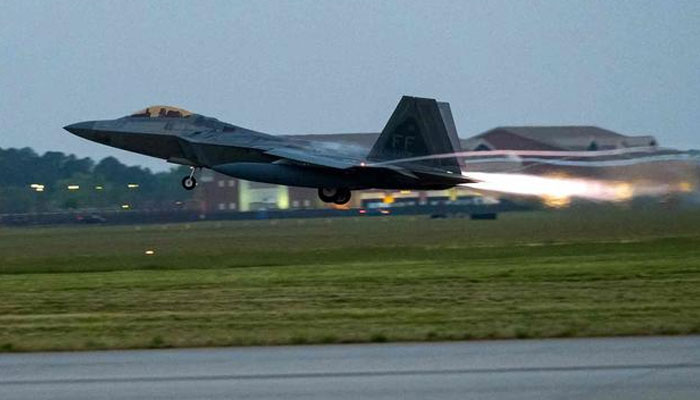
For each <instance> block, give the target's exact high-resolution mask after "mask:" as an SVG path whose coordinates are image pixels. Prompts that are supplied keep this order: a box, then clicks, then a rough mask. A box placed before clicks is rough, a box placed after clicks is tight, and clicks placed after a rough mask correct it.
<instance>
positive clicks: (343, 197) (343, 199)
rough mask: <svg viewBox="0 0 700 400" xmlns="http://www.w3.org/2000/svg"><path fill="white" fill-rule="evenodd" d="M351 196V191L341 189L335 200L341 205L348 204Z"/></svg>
mask: <svg viewBox="0 0 700 400" xmlns="http://www.w3.org/2000/svg"><path fill="white" fill-rule="evenodd" d="M350 197H352V194H351V193H350V191H349V190H347V189H339V190H338V194H337V195H336V197H335V199H334V200H333V202H334V203H335V204H337V205H339V206H340V205H343V204H346V203H347V202H348V201H350Z"/></svg>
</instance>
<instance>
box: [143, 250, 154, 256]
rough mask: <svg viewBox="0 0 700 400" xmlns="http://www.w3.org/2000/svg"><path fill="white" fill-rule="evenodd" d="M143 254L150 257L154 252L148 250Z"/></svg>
mask: <svg viewBox="0 0 700 400" xmlns="http://www.w3.org/2000/svg"><path fill="white" fill-rule="evenodd" d="M144 254H146V255H147V256H152V255H154V254H156V251H155V250H150V249H149V250H146V251H145V252H144Z"/></svg>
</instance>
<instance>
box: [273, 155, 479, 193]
mask: <svg viewBox="0 0 700 400" xmlns="http://www.w3.org/2000/svg"><path fill="white" fill-rule="evenodd" d="M265 154H269V155H271V156H275V157H280V158H281V159H282V160H285V161H291V162H292V163H294V164H302V165H309V166H315V167H322V168H332V169H337V170H345V171H348V170H355V171H357V172H361V171H363V170H364V171H365V172H366V173H377V172H383V173H390V174H391V173H395V174H399V175H402V176H403V177H405V178H410V179H413V180H416V181H423V180H427V181H433V182H440V183H444V184H451V185H458V184H461V183H474V182H476V181H475V180H474V179H471V178H467V177H465V176H463V175H461V174H457V173H453V172H451V171H448V170H444V169H440V168H431V167H427V166H424V165H413V166H411V165H405V164H404V165H396V164H386V165H371V164H369V165H365V161H364V160H361V159H358V158H354V157H347V156H344V155H339V154H333V153H331V154H321V153H317V152H314V151H310V150H309V149H301V148H293V147H278V148H274V149H270V150H268V151H266V152H265ZM278 163H279V162H278Z"/></svg>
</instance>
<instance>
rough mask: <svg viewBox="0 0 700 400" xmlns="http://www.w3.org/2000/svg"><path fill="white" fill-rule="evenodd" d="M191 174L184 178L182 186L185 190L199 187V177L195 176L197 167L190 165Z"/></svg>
mask: <svg viewBox="0 0 700 400" xmlns="http://www.w3.org/2000/svg"><path fill="white" fill-rule="evenodd" d="M190 170H191V172H190V175H189V176H186V177H184V178H182V187H183V188H185V190H192V189H194V188H196V187H197V179H196V178H195V177H194V173H195V171H196V169H195V167H190Z"/></svg>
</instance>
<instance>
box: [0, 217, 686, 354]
mask: <svg viewBox="0 0 700 400" xmlns="http://www.w3.org/2000/svg"><path fill="white" fill-rule="evenodd" d="M699 228H700V212H698V211H686V212H672V211H669V210H663V209H655V210H651V211H648V212H634V211H629V210H608V211H600V210H578V211H566V212H551V213H514V214H509V215H503V216H502V218H501V219H499V220H498V221H470V220H467V219H447V220H430V219H427V218H426V217H401V218H395V217H391V218H385V217H382V218H350V219H329V220H323V219H322V220H284V221H241V222H221V223H217V222H201V223H196V224H178V225H151V226H140V227H134V226H124V227H105V226H94V227H71V228H34V229H7V228H5V229H0V351H26V350H69V349H107V348H143V347H178V346H213V345H251V344H300V343H340V342H384V341H404V340H453V339H480V338H534V337H562V336H591V335H593V336H598V335H647V334H686V333H700V285H699V284H700V229H699ZM146 249H155V251H156V254H155V255H153V256H146V255H145V254H144V251H145V250H146Z"/></svg>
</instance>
